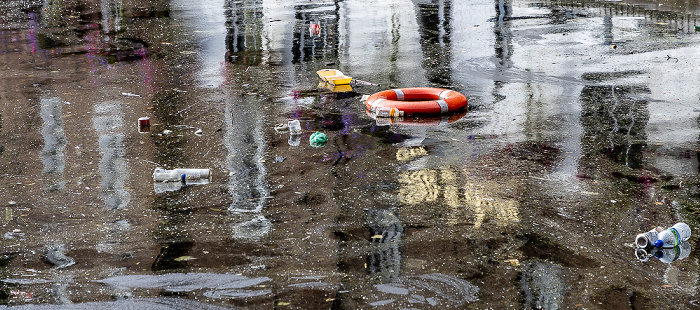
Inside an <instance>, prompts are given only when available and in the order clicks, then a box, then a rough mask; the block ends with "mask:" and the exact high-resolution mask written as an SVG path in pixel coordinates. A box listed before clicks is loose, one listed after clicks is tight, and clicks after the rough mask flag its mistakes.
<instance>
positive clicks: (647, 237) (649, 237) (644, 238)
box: [634, 226, 664, 248]
mask: <svg viewBox="0 0 700 310" xmlns="http://www.w3.org/2000/svg"><path fill="white" fill-rule="evenodd" d="M663 230H664V228H663V227H660V226H659V227H656V228H654V229H652V230H650V231H647V232H645V233H641V234H639V235H637V237H635V238H634V243H636V244H637V247H638V248H646V247H647V246H650V245H654V242H656V240H658V239H659V233H660V232H662V231H663Z"/></svg>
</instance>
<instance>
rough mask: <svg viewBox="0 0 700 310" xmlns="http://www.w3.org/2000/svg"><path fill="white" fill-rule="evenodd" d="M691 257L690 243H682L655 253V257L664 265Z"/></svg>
mask: <svg viewBox="0 0 700 310" xmlns="http://www.w3.org/2000/svg"><path fill="white" fill-rule="evenodd" d="M688 255H690V242H688V241H682V242H681V243H680V244H678V245H677V246H674V247H672V248H662V249H659V250H657V251H656V252H655V253H654V257H656V258H658V259H659V260H660V261H662V262H664V263H667V264H668V263H671V262H674V261H677V260H679V259H684V258H686V257H688Z"/></svg>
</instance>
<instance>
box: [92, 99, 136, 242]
mask: <svg viewBox="0 0 700 310" xmlns="http://www.w3.org/2000/svg"><path fill="white" fill-rule="evenodd" d="M123 108H124V107H123V104H122V103H121V102H117V101H107V102H100V103H97V104H95V107H94V110H95V113H94V116H93V119H92V124H93V128H94V129H95V133H96V134H97V139H98V148H99V150H100V154H101V155H102V158H101V159H100V163H99V166H98V173H99V174H100V177H101V181H100V191H101V194H100V197H101V198H102V200H103V201H104V204H105V207H106V208H107V210H106V211H104V212H102V213H103V214H104V221H105V223H104V227H105V229H106V232H105V236H104V238H103V240H102V242H100V243H98V244H97V246H96V248H97V251H98V252H112V251H113V249H114V247H115V246H117V245H118V244H120V243H121V242H122V241H120V240H121V239H120V238H119V236H121V235H123V234H124V233H125V232H126V231H128V230H129V229H130V227H131V224H130V223H129V222H128V221H127V220H126V219H124V218H123V216H124V215H123V214H121V213H117V212H114V211H118V210H123V209H125V208H126V207H127V205H128V204H129V201H130V200H131V194H130V193H129V191H128V190H127V189H126V181H127V178H128V175H129V167H128V166H127V163H126V161H125V160H124V153H125V148H124V141H123V140H124V130H125V128H124V116H123V114H124V112H123ZM110 211H112V212H110Z"/></svg>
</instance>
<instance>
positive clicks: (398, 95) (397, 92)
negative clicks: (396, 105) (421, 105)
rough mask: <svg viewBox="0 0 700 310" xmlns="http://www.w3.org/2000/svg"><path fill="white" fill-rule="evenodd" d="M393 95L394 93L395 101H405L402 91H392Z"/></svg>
mask: <svg viewBox="0 0 700 310" xmlns="http://www.w3.org/2000/svg"><path fill="white" fill-rule="evenodd" d="M393 91H394V93H396V100H399V101H404V100H406V96H405V95H404V94H403V90H400V89H398V88H397V89H393Z"/></svg>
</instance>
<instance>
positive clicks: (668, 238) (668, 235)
mask: <svg viewBox="0 0 700 310" xmlns="http://www.w3.org/2000/svg"><path fill="white" fill-rule="evenodd" d="M689 238H690V227H689V226H688V224H686V223H677V224H675V225H673V226H671V228H669V229H666V230H664V231H662V232H660V233H659V235H658V237H657V240H656V242H654V246H656V247H657V248H661V247H674V246H677V245H678V244H679V243H681V242H683V241H686V240H688V239H689Z"/></svg>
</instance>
